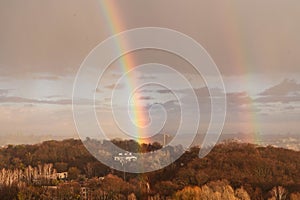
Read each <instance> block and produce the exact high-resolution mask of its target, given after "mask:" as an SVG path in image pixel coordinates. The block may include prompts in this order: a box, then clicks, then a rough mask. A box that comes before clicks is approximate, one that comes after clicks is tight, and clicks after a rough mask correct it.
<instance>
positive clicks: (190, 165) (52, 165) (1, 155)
mask: <svg viewBox="0 0 300 200" xmlns="http://www.w3.org/2000/svg"><path fill="white" fill-rule="evenodd" d="M93 142H96V143H97V141H93ZM107 142H108V141H107ZM112 142H114V143H115V144H116V145H118V146H120V147H123V148H124V149H125V150H128V151H132V152H147V151H154V150H156V149H159V148H161V145H160V144H158V143H154V144H138V143H136V142H135V141H132V140H130V141H112ZM97 144H99V145H100V144H101V145H105V142H101V143H100V142H99V143H97ZM198 151H199V148H198V147H193V148H191V149H190V150H189V151H186V152H185V153H184V154H183V155H182V156H181V157H180V158H179V159H178V160H177V161H176V162H175V163H173V164H171V165H170V166H168V167H166V168H163V169H161V170H158V171H155V172H150V173H145V174H129V173H126V176H125V179H126V182H124V181H123V176H124V174H123V172H119V171H116V170H112V169H110V168H109V167H107V166H105V165H103V164H101V163H100V162H98V161H97V160H96V159H95V158H94V157H93V156H91V155H90V154H89V152H88V151H87V150H86V149H85V147H84V145H83V144H82V142H81V141H80V140H74V139H69V140H64V141H46V142H43V143H41V144H35V145H17V146H12V145H9V146H7V147H5V148H2V149H0V169H1V171H0V188H1V190H0V193H1V194H0V196H1V197H3V196H9V195H12V196H13V195H15V196H16V198H17V196H18V194H19V197H18V198H19V199H20V194H23V193H25V194H27V193H28V191H27V190H28V188H31V187H32V188H31V190H33V191H35V194H36V195H41V194H40V193H43V191H40V190H39V188H43V186H45V185H47V186H55V187H58V188H60V187H62V184H64V185H65V184H75V183H76V184H78V185H79V186H80V187H82V186H85V187H88V188H89V189H90V190H91V194H93V192H95V191H98V190H99V188H100V189H101V191H102V193H101V194H102V195H105V194H108V193H109V192H108V191H107V190H111V188H107V185H109V181H111V182H112V183H111V184H114V182H116V184H121V185H122V184H123V185H124V186H120V188H122V187H123V188H126V189H124V190H121V189H120V190H119V191H114V193H119V194H122V195H123V196H124V195H125V196H126V195H127V194H133V195H135V196H136V197H137V198H138V199H144V198H146V196H149V195H150V196H153V197H157V198H158V196H159V199H165V198H173V199H174V198H178V199H184V197H183V196H180V195H183V194H185V193H191V194H194V195H197V192H199V191H202V194H204V191H205V188H206V189H207V188H210V190H211V191H213V192H216V191H219V190H220V188H223V189H221V191H223V192H224V191H225V189H226V188H227V189H226V191H227V190H228V191H231V190H232V192H233V194H235V195H236V196H235V198H236V199H247V198H246V197H245V198H242V197H239V195H238V194H239V193H241V191H242V193H247V194H248V195H249V196H250V198H251V199H267V198H271V197H272V195H273V196H274V191H276V190H278V191H279V190H284V194H285V196H286V198H285V199H289V198H290V197H291V199H293V198H294V197H295V198H298V197H299V196H298V197H297V196H296V195H299V194H300V193H299V192H300V153H299V152H297V151H292V150H287V149H283V148H274V147H271V146H268V147H260V146H256V145H253V144H245V143H238V142H224V143H221V144H219V145H217V146H216V147H215V148H214V149H213V150H212V151H211V152H210V153H209V155H208V156H206V157H205V158H203V159H199V158H198ZM29 169H32V170H31V171H32V174H34V169H36V171H37V172H36V174H38V175H40V176H42V173H44V172H45V173H48V175H49V174H52V173H54V172H55V173H59V172H68V178H66V179H63V180H58V179H57V180H55V181H53V180H52V179H51V181H50V178H49V177H48V179H49V180H44V181H39V182H36V181H35V179H37V178H32V177H34V176H33V175H32V176H30V177H29V175H28V173H27V175H24V174H26V173H25V172H28V171H30V170H29ZM16 173H17V174H21V175H20V176H16V175H15V174H16ZM29 174H30V173H29ZM9 176H11V177H22V178H15V179H10V180H15V181H11V182H7V181H6V179H7V178H8V177H9ZM27 176H28V177H27ZM49 176H50V175H49ZM37 177H38V176H37ZM95 177H102V178H101V179H99V178H95ZM45 179H47V178H45ZM104 180H105V181H108V182H106V183H105V186H104V185H103V184H104V182H103V181H104ZM93 181H94V182H93ZM91 182H92V183H93V184H92V183H91ZM20 183H22V184H20ZM72 187H75V186H72ZM143 187H144V188H146V189H141V188H143ZM218 188H219V189H218ZM228 188H229V189H228ZM230 188H231V189H230ZM280 188H283V189H280ZM24 190H25V191H27V192H24ZM37 190H38V191H39V192H40V193H39V192H37ZM8 191H10V192H11V193H9V194H8ZM22 191H23V193H22ZM72 191H73V192H74V190H72ZM79 191H80V190H79ZM207 191H208V190H207ZM272 191H273V192H272ZM44 192H45V191H44ZM219 192H220V191H219ZM297 192H298V193H297ZM32 193H34V192H32ZM79 193H80V192H79ZM200 193H201V192H200ZM291 194H292V195H291ZM211 195H214V193H212V194H211ZM12 196H11V197H12ZM233 196H234V195H233ZM240 196H241V195H240ZM118 198H119V199H122V198H121V197H118ZM2 199H3V198H2ZM8 199H9V198H8ZM45 199H47V198H46V197H45ZM74 199H76V198H75V197H74ZM99 199H101V198H99ZM199 199H201V198H199ZM228 199H230V198H228Z"/></svg>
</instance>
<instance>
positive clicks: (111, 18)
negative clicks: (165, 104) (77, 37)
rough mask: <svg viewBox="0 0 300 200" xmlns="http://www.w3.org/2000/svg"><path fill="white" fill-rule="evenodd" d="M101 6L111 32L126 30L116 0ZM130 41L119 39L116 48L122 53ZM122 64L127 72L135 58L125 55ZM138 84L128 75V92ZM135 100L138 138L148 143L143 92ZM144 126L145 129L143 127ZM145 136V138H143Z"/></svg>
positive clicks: (137, 94)
mask: <svg viewBox="0 0 300 200" xmlns="http://www.w3.org/2000/svg"><path fill="white" fill-rule="evenodd" d="M99 2H100V7H101V9H102V11H103V13H104V17H105V20H106V22H107V24H108V26H109V32H110V34H112V35H114V34H117V33H120V32H122V31H125V30H126V27H125V24H124V23H123V21H122V20H121V19H122V17H121V16H120V13H121V12H120V10H118V6H117V5H116V3H115V1H113V0H112V1H111V0H109V1H99ZM127 42H128V41H124V40H123V41H117V42H116V49H117V50H118V51H119V52H120V53H121V52H123V49H124V48H125V47H127V45H128V44H127ZM119 61H120V64H121V69H122V72H123V74H126V73H127V72H129V71H130V70H132V69H133V68H134V67H135V66H136V63H135V59H134V56H133V55H132V54H131V53H128V54H126V55H123V56H121V57H120V59H119ZM137 85H138V78H137V77H127V89H128V92H132V91H134V89H135V86H137ZM132 102H133V119H134V123H135V125H136V133H135V134H136V138H137V141H138V142H139V143H148V141H147V140H146V139H145V136H146V135H147V133H144V131H145V130H146V129H145V127H146V125H147V124H148V117H147V115H145V113H146V112H145V111H144V110H143V105H142V104H141V94H140V93H139V92H138V91H137V92H135V93H134V95H132ZM141 128H143V129H141ZM142 137H144V139H143V138H142Z"/></svg>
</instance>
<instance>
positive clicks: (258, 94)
mask: <svg viewBox="0 0 300 200" xmlns="http://www.w3.org/2000/svg"><path fill="white" fill-rule="evenodd" d="M299 6H300V2H298V1H288V2H286V1H279V0H275V1H274V0H272V1H271V0H267V1H263V2H262V1H259V0H255V1H247V2H245V1H238V0H236V1H222V2H220V1H209V2H202V1H196V0H195V1H189V3H186V2H183V1H171V0H168V1H163V2H162V1H145V2H143V3H141V1H138V0H132V1H130V2H128V1H119V2H118V3H117V2H116V1H109V2H105V1H92V0H87V1H79V0H72V1H71V0H64V1H43V2H41V1H37V0H28V1H18V0H10V1H0V28H1V33H0V44H1V45H0V112H1V115H0V121H1V127H0V137H1V141H0V143H1V145H5V144H8V143H36V142H40V141H42V140H46V139H62V138H70V137H74V138H77V137H78V134H77V131H76V128H75V124H74V122H73V115H72V91H73V82H74V79H75V76H76V73H77V71H78V69H79V67H80V65H81V63H82V61H83V60H84V58H85V57H86V56H87V55H88V53H89V52H90V51H91V50H92V49H93V48H94V47H95V46H96V45H97V44H98V43H99V42H101V41H103V40H104V39H106V38H107V37H109V36H111V35H113V34H115V33H117V32H114V33H112V32H111V30H110V26H111V24H113V23H117V22H118V23H119V24H121V25H120V26H119V27H120V28H119V31H125V30H127V29H131V28H138V27H147V26H158V27H165V28H169V29H174V30H177V31H180V32H182V33H184V34H186V35H188V36H190V37H192V38H193V39H195V40H196V41H197V42H199V43H200V44H201V45H202V46H203V47H204V48H205V49H206V50H207V51H208V53H209V54H210V55H211V57H212V58H213V60H214V61H215V63H216V64H217V66H218V68H219V70H220V73H221V75H222V78H223V80H224V83H225V89H226V97H227V118H226V122H225V126H224V130H223V132H222V134H223V135H226V134H237V133H243V134H244V135H246V138H248V140H250V142H252V143H257V141H259V140H261V138H263V136H264V135H270V134H274V135H281V136H282V135H283V136H286V137H287V138H288V137H290V135H293V137H294V136H297V135H299V131H300V130H299V129H300V126H299V124H298V123H299V120H300V115H299V114H300V67H299V66H300V57H299V52H300V49H299V48H300V39H299V36H298V35H299V34H298V33H299V32H300V24H299V23H298V19H299V18H300V13H299ZM105 11H108V12H111V14H110V15H109V14H107V13H106V12H105ZM132 56H133V57H134V60H135V64H136V65H138V64H143V63H149V62H157V63H163V64H167V65H169V66H172V67H173V68H174V69H176V70H178V71H180V73H182V74H183V75H184V76H185V77H186V78H187V79H188V80H189V81H190V82H191V84H192V86H193V88H194V89H195V93H196V95H197V97H198V98H199V106H200V108H202V109H201V117H203V123H202V124H201V126H200V129H199V133H204V132H205V130H206V128H207V119H209V114H208V113H209V112H210V109H208V108H209V107H210V101H209V96H208V92H207V89H206V87H205V84H204V81H203V79H202V78H201V76H200V75H198V74H197V73H195V71H193V69H192V66H190V64H189V63H187V62H185V61H183V60H182V59H181V58H179V57H177V56H174V55H172V54H169V53H166V52H160V51H155V50H144V51H138V52H134V53H132ZM119 65H120V61H118V60H117V61H116V62H114V63H113V64H112V65H111V67H110V68H109V70H108V71H107V72H106V74H105V76H104V77H105V78H104V79H103V80H102V82H101V83H100V85H99V86H98V89H97V91H96V100H97V104H99V105H100V107H102V108H103V109H102V110H101V111H99V112H98V113H97V114H98V115H99V118H100V119H101V123H102V124H103V126H104V128H105V129H106V130H108V131H109V133H110V135H109V137H110V138H116V137H121V138H123V137H124V135H123V134H122V133H120V130H119V129H118V127H117V126H116V124H115V123H114V121H113V118H112V117H111V111H109V110H108V109H107V106H108V105H109V104H110V100H111V99H110V98H109V97H110V96H111V92H112V90H113V89H114V86H115V83H116V81H117V80H118V78H120V77H121V76H122V73H123V72H122V71H121V70H120V66H119ZM137 77H138V79H148V80H152V81H154V82H155V81H156V80H159V79H164V78H167V77H168V74H163V73H161V71H160V70H159V68H158V69H157V70H156V71H149V72H148V73H147V74H138V76H137ZM209 78H211V79H214V78H218V77H209ZM124 88H126V85H123V86H122V85H121V86H119V88H116V90H124ZM185 90H186V88H180V86H179V87H178V92H179V93H180V94H181V96H180V100H181V101H182V103H183V104H182V106H183V108H186V109H189V108H188V105H189V102H190V99H189V98H190V97H189V96H187V95H185V94H186V91H185ZM215 90H216V91H218V90H220V88H215ZM141 94H142V96H141V101H142V104H143V105H144V106H145V107H148V106H150V105H153V104H155V103H160V104H161V105H163V106H164V107H165V109H166V110H167V112H168V113H169V114H170V115H169V117H170V120H171V122H170V121H169V123H168V121H167V122H166V126H165V127H164V129H163V132H165V133H168V134H172V133H173V132H174V130H175V129H176V127H174V124H176V123H174V121H176V120H178V116H179V114H180V113H179V111H178V109H177V108H178V104H176V102H175V101H174V99H173V96H172V94H171V92H170V91H167V90H165V89H163V88H159V87H155V86H153V87H150V88H147V89H144V90H143V91H142V92H141ZM85 103H86V104H88V103H89V100H88V99H86V100H83V104H85ZM103 116H104V117H103ZM154 117H155V120H161V115H157V116H156V115H154ZM172 122H173V123H172ZM150 131H151V130H150ZM186 132H188V130H186ZM298 143H299V142H298Z"/></svg>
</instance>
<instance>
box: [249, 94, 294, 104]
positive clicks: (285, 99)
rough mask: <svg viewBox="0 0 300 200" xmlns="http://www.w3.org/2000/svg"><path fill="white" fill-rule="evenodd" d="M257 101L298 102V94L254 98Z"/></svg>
mask: <svg viewBox="0 0 300 200" xmlns="http://www.w3.org/2000/svg"><path fill="white" fill-rule="evenodd" d="M255 102H257V103H276V102H280V103H291V102H300V95H298V96H265V97H259V98H257V99H255Z"/></svg>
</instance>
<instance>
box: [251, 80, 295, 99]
mask: <svg viewBox="0 0 300 200" xmlns="http://www.w3.org/2000/svg"><path fill="white" fill-rule="evenodd" d="M259 95H260V97H258V98H256V99H255V102H258V103H278V102H280V103H290V102H300V84H299V83H297V82H296V81H295V80H289V79H285V80H283V81H282V82H280V83H279V84H277V85H274V86H272V87H270V88H268V89H266V90H265V91H263V92H262V93H260V94H259Z"/></svg>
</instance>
